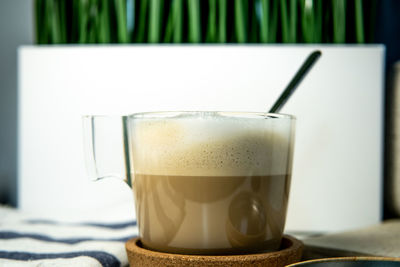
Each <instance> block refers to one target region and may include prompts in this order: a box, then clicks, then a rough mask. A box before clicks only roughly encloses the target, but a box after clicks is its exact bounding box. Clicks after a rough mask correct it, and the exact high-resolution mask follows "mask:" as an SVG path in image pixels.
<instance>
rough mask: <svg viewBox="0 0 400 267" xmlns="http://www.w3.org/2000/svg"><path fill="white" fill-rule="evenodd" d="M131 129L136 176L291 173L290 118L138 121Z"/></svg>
mask: <svg viewBox="0 0 400 267" xmlns="http://www.w3.org/2000/svg"><path fill="white" fill-rule="evenodd" d="M132 126H133V128H132V129H133V156H134V159H133V162H134V170H135V172H136V173H141V174H153V175H184V176H187V175H191V176H210V175H211V176H250V175H260V176H262V175H281V174H287V173H290V172H291V170H289V169H288V168H289V167H288V166H290V165H291V164H290V160H291V158H290V156H291V155H290V154H291V153H289V151H290V150H291V149H292V145H293V144H292V135H291V132H290V127H292V122H291V120H289V119H273V118H268V119H260V118H257V119H254V118H253V119H250V118H232V117H224V116H218V117H215V116H205V117H200V118H199V117H196V118H193V117H190V116H188V117H178V118H176V119H175V118H169V119H168V120H163V119H140V120H137V121H135V123H134V124H133V125H132Z"/></svg>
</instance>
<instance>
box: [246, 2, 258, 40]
mask: <svg viewBox="0 0 400 267" xmlns="http://www.w3.org/2000/svg"><path fill="white" fill-rule="evenodd" d="M249 4H250V5H248V8H249V12H248V15H250V17H249V18H248V19H247V20H248V21H249V22H250V28H249V42H250V43H258V42H259V38H258V32H259V28H260V26H259V23H258V20H257V6H256V1H251V2H250V3H249Z"/></svg>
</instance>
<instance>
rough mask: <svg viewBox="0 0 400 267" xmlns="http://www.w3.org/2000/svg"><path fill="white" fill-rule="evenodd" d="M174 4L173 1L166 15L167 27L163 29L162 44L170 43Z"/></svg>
mask: <svg viewBox="0 0 400 267" xmlns="http://www.w3.org/2000/svg"><path fill="white" fill-rule="evenodd" d="M174 3H175V1H172V5H171V8H170V10H169V13H168V18H167V26H166V27H165V35H164V43H170V42H171V41H172V33H173V30H174V9H173V8H174Z"/></svg>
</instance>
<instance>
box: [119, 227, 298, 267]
mask: <svg viewBox="0 0 400 267" xmlns="http://www.w3.org/2000/svg"><path fill="white" fill-rule="evenodd" d="M125 248H126V252H127V254H128V260H129V265H130V266H138V267H141V266H143V267H152V266H168V267H169V266H171V267H172V266H177V267H180V266H187V267H194V266H200V267H203V266H209V267H211V266H217V267H219V266H237V267H247V266H259V267H261V266H268V267H278V266H279V267H280V266H285V265H287V264H291V263H295V262H298V261H300V259H301V255H302V252H303V243H302V242H301V241H299V240H297V239H295V238H294V237H291V236H288V235H285V236H284V237H283V239H282V244H281V249H280V250H279V251H275V252H266V253H258V254H246V255H227V256H203V255H181V254H170V253H163V252H157V251H152V250H148V249H145V248H143V247H141V242H140V240H139V238H134V239H131V240H129V241H128V242H126V244H125Z"/></svg>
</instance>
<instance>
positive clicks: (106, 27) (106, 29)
mask: <svg viewBox="0 0 400 267" xmlns="http://www.w3.org/2000/svg"><path fill="white" fill-rule="evenodd" d="M109 12H110V5H109V0H101V5H100V10H99V25H98V37H99V43H110V42H111V36H110V14H109Z"/></svg>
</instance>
